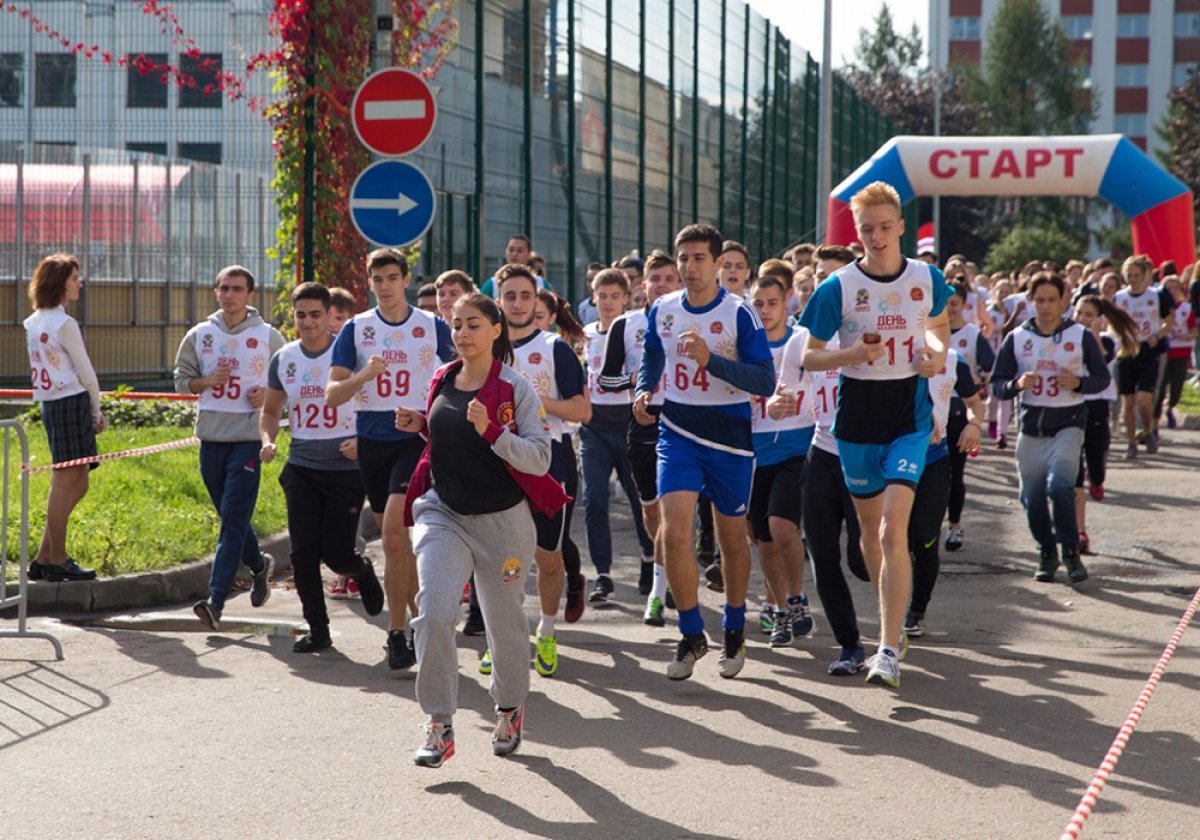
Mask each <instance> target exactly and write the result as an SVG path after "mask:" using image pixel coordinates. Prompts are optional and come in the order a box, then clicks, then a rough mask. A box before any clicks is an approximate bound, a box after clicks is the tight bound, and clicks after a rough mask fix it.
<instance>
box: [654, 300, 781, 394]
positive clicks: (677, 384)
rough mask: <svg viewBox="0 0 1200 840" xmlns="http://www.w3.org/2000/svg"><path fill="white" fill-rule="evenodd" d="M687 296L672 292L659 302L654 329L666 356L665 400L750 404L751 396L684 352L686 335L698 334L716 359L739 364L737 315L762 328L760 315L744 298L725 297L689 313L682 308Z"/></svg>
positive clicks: (657, 303)
mask: <svg viewBox="0 0 1200 840" xmlns="http://www.w3.org/2000/svg"><path fill="white" fill-rule="evenodd" d="M686 294H687V292H686V291H679V292H671V294H669V295H665V296H663V297H661V298H659V299H658V301H657V302H656V304H655V305H656V306H657V307H658V316H657V317H658V320H657V322H656V323H655V327H656V329H657V330H658V336H659V339H660V340H661V341H662V347H663V351H664V353H665V356H666V363H665V367H664V368H663V370H664V376H665V378H666V389H665V398H666V399H668V400H671V401H672V402H677V403H682V404H684V405H737V404H738V403H748V402H749V401H750V395H749V394H748V393H746V392H745V391H743V390H741V389H740V388H735V387H733V386H732V385H730V384H729V383H728V382H726V381H725V380H723V379H718V378H717V377H715V376H709V374H708V371H707V370H701V369H700V367H699V366H698V365H697V364H696V363H695V362H694V361H692V360H691V359H689V358H688V357H687V355H686V354H685V353H684V352H683V348H684V342H683V339H682V336H683V334H684V333H689V332H691V333H695V334H696V335H698V336H700V337H701V338H703V339H704V340H705V342H706V343H707V344H708V349H709V351H710V352H711V353H712V354H713V355H714V356H722V357H724V358H726V359H732V360H737V357H738V355H737V347H738V311H739V310H740V309H745V310H746V311H747V312H749V313H750V316H751V318H752V319H753V323H754V324H756V325H761V323H762V322H761V321H760V320H759V317H758V313H757V312H755V311H754V308H753V307H752V306H750V305H749V304H748V303H746V301H745V300H744V299H743V298H740V297H736V296H735V295H731V294H728V293H726V294H725V295H724V296H722V297H721V300H720V302H719V303H717V305H716V306H714V307H713V308H712V309H710V310H708V311H707V312H689V311H688V310H686V309H685V308H684V306H683V302H684V300H685V299H686V298H685V296H686Z"/></svg>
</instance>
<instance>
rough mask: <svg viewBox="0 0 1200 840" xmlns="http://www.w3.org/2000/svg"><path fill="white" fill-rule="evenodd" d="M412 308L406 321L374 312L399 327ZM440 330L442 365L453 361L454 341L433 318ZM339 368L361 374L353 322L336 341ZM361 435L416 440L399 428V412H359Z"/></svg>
mask: <svg viewBox="0 0 1200 840" xmlns="http://www.w3.org/2000/svg"><path fill="white" fill-rule="evenodd" d="M412 313H413V309H412V308H411V307H409V310H408V315H407V316H406V317H405V318H404V320H403V321H389V320H387V319H386V318H384V317H383V315H382V314H380V312H379V310H378V309H376V310H375V314H376V316H378V318H379V320H381V321H383V322H384V323H385V324H387V325H388V326H392V327H399V326H401V325H402V324H404V323H405V322H406V321H408V319H409V318H411V317H412ZM434 327H435V329H436V330H437V356H438V359H439V360H440V361H442V362H448V361H450V360H451V359H453V358H454V341H453V340H452V339H451V337H450V327H448V326H447V325H446V322H445V321H443V320H442V319H441V318H435V319H434ZM332 364H334V365H336V366H337V367H344V368H346V369H347V370H350V371H352V372H357V371H358V349H357V348H356V347H355V346H354V321H353V320H350V321H347V322H346V324H345V326H343V327H342V330H341V332H339V333H338V334H337V338H335V339H334V340H333V361H332ZM357 430H358V436H359V437H363V438H368V439H370V440H405V439H407V438H412V437H417V436H418V435H417V434H416V433H415V432H402V431H400V430H399V429H397V428H396V413H395V412H394V411H360V412H358V413H357Z"/></svg>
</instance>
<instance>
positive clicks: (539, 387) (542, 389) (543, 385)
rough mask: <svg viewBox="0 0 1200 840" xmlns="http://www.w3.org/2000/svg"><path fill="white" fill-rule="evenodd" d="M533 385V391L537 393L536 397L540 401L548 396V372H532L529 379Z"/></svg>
mask: <svg viewBox="0 0 1200 840" xmlns="http://www.w3.org/2000/svg"><path fill="white" fill-rule="evenodd" d="M529 381H530V383H531V384H532V385H533V390H535V391H537V395H538V396H539V397H541V398H542V399H545V398H547V397H549V396H550V372H549V371H545V370H538V371H534V373H533V376H531V377H530V378H529Z"/></svg>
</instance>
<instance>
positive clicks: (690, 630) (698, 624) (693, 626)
mask: <svg viewBox="0 0 1200 840" xmlns="http://www.w3.org/2000/svg"><path fill="white" fill-rule="evenodd" d="M679 632H680V633H682V634H683V635H685V636H699V635H700V634H701V633H703V632H704V619H703V618H702V617H701V616H700V605H699V604H697V605H696V606H694V607H692V608H691V609H688V610H680V611H679Z"/></svg>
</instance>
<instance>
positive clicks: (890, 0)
mask: <svg viewBox="0 0 1200 840" xmlns="http://www.w3.org/2000/svg"><path fill="white" fill-rule="evenodd" d="M749 3H750V6H751V7H752V8H753V9H754V10H755V11H757V12H758V13H759V14H761V15H763V17H766V18H769V19H770V20H771V22H772V23H774V24H775V25H776V26H778V27H779V28H780V30H782V32H783V34H784V35H785V36H786V37H787V38H788V39H789V40H790V41H791V42H792V43H793V44H799V45H800V46H802V47H804V48H805V49H806V50H808V51H809V53H811V54H812V56H813V58H815V59H816V60H817V61H820V60H821V49H822V43H821V42H822V39H823V37H824V31H825V30H824V26H825V22H824V17H825V15H824V11H825V2H824V0H749ZM882 3H883V0H833V3H832V6H833V46H832V50H833V66H834V67H840V66H842V65H843V64H849V63H852V62H853V61H854V48H855V47H856V46H857V45H858V30H859V29H861V28H866V29H868V30H870V29H872V28H873V24H874V20H875V16H876V15H877V14H878V13H879V7H880V6H881V5H882ZM887 4H888V8H890V9H891V11H892V18H893V20H894V21H895V23H896V31H897V32H899V33H901V34H905V35H907V34H908V31H909V30H910V29H911V28H912V25H913V24H914V23H915V24H916V25H917V27H918V28H919V29H920V30H921V38H922V42H923V43H924V46H925V52H926V55H928V52H929V0H887Z"/></svg>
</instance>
